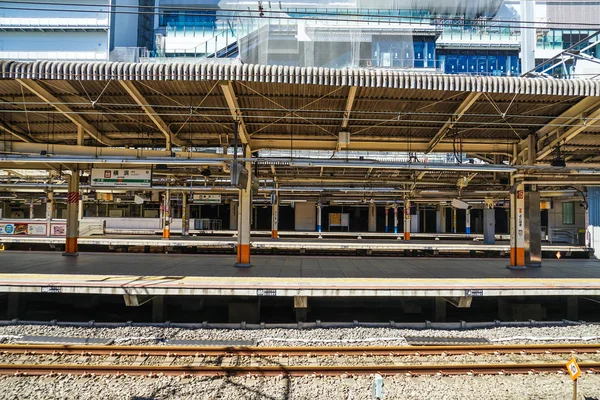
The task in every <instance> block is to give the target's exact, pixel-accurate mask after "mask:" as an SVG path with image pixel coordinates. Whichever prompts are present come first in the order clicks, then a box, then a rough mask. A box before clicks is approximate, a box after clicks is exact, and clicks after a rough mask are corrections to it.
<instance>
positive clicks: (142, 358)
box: [131, 356, 148, 367]
mask: <svg viewBox="0 0 600 400" xmlns="http://www.w3.org/2000/svg"><path fill="white" fill-rule="evenodd" d="M147 359H148V356H137V357H136V358H135V360H133V363H132V364H131V365H135V366H136V367H139V366H141V365H142V364H143V363H144V362H146V360H147Z"/></svg>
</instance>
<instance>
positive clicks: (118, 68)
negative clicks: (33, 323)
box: [0, 61, 600, 96]
mask: <svg viewBox="0 0 600 400" xmlns="http://www.w3.org/2000/svg"><path fill="white" fill-rule="evenodd" d="M0 71H1V75H0V76H1V77H2V78H3V79H46V80H65V79H72V80H84V81H85V80H90V81H94V80H98V81H108V80H111V79H112V80H135V81H219V80H231V81H248V82H263V83H269V84H274V83H281V84H296V85H297V84H304V85H308V86H307V87H306V89H307V90H308V89H309V88H310V86H311V85H324V86H358V87H370V88H375V87H376V88H389V89H424V90H428V91H468V92H490V93H511V94H522V95H557V96H600V80H587V79H572V80H561V79H552V78H523V77H496V76H488V77H479V76H461V75H444V74H428V73H418V72H402V71H397V70H380V69H363V68H352V69H331V68H312V67H308V68H306V67H288V66H270V65H254V64H243V65H221V64H182V63H172V64H149V63H117V62H61V61H37V62H33V63H30V62H16V61H2V62H0ZM265 89H266V88H265ZM184 92H185V85H183V84H181V85H180V93H184ZM261 93H263V92H262V91H261Z"/></svg>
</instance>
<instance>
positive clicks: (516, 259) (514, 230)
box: [507, 183, 527, 269]
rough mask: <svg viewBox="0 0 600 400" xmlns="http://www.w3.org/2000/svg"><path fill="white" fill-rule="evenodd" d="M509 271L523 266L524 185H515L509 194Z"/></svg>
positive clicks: (524, 267)
mask: <svg viewBox="0 0 600 400" xmlns="http://www.w3.org/2000/svg"><path fill="white" fill-rule="evenodd" d="M507 268H509V269H527V267H526V266H525V185H523V184H522V183H519V184H517V185H516V189H515V190H514V193H511V194H510V265H508V267H507Z"/></svg>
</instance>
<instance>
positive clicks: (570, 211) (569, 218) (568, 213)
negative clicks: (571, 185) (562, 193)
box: [562, 201, 575, 225]
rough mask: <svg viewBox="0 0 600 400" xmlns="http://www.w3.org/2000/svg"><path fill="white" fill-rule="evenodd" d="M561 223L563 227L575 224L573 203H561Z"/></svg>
mask: <svg viewBox="0 0 600 400" xmlns="http://www.w3.org/2000/svg"><path fill="white" fill-rule="evenodd" d="M562 223H563V225H574V224H575V203H573V202H572V201H570V202H566V203H562Z"/></svg>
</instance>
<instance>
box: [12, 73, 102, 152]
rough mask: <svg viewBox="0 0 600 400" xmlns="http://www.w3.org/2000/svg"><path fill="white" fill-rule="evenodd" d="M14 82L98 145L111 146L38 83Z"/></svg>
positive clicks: (22, 80) (23, 80) (28, 80)
mask: <svg viewBox="0 0 600 400" xmlns="http://www.w3.org/2000/svg"><path fill="white" fill-rule="evenodd" d="M16 81H17V82H19V83H20V84H21V85H23V86H24V87H26V88H27V89H28V90H29V91H30V92H32V93H33V94H35V95H36V96H37V97H39V98H40V99H41V100H43V101H44V102H46V103H48V104H49V105H51V106H52V107H54V108H55V109H56V111H58V112H60V113H61V114H62V115H64V116H65V117H67V118H68V119H70V120H71V121H72V122H73V123H74V124H75V125H77V126H81V127H83V129H85V130H86V132H87V133H88V134H89V135H90V136H91V137H93V138H94V139H96V140H97V141H99V142H100V143H102V144H105V145H107V146H111V145H113V142H112V140H111V139H109V138H107V137H106V136H104V135H103V134H102V133H100V132H99V131H98V129H96V128H95V127H94V126H93V125H92V124H90V123H89V122H87V121H86V120H85V119H83V118H82V117H81V116H80V115H79V114H77V113H75V112H74V111H73V110H72V109H71V108H70V107H69V106H67V105H65V104H64V103H63V102H62V101H61V100H60V99H58V98H57V97H56V96H54V95H53V94H51V93H50V92H49V91H48V90H46V89H45V88H44V87H43V86H42V85H40V84H39V83H38V82H36V81H34V80H32V79H16Z"/></svg>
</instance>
